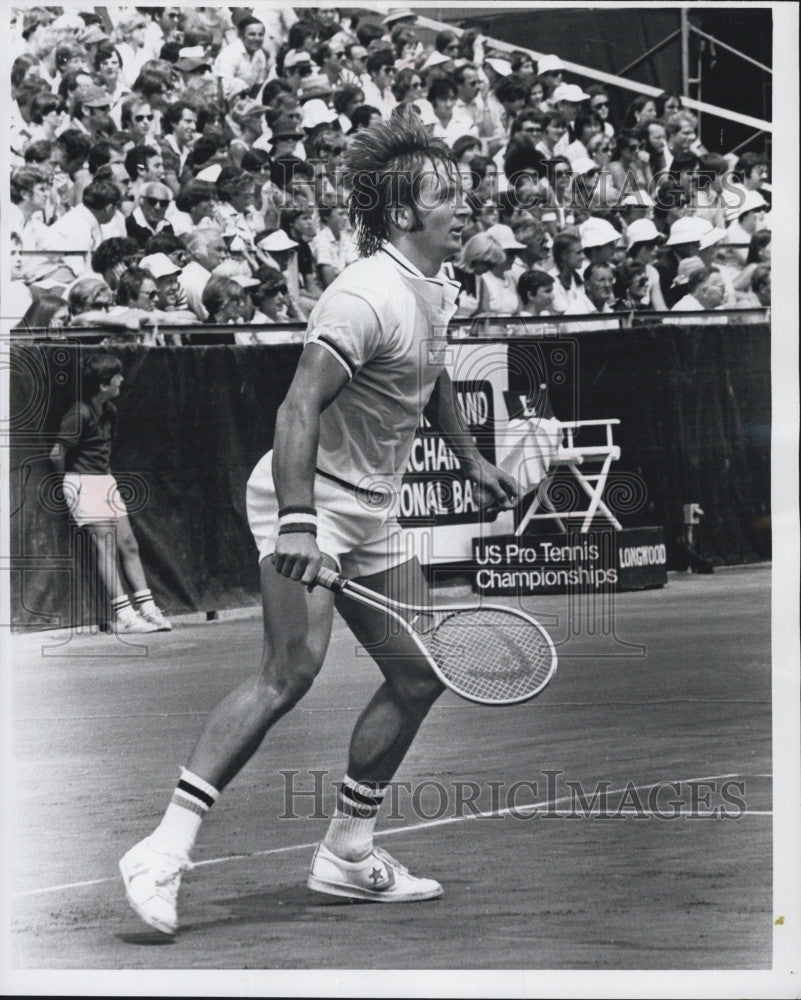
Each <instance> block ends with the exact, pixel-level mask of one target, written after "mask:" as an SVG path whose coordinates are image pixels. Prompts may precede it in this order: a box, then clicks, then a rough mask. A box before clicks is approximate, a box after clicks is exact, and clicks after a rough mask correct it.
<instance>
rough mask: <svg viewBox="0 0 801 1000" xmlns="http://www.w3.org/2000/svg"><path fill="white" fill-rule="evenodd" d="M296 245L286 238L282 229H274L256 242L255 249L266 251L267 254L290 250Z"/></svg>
mask: <svg viewBox="0 0 801 1000" xmlns="http://www.w3.org/2000/svg"><path fill="white" fill-rule="evenodd" d="M297 245H298V244H297V243H296V242H295V241H294V240H291V239H290V238H289V237H288V236H287V234H286V233H285V232H284V230H283V229H276V230H275V231H274V232H272V233H270V234H269V235H267V236H263V237H262V238H261V239H260V240H258V241H257V242H256V246H257V247H261V249H262V250H266V251H267V252H268V253H271V252H272V251H274V250H291V249H292V248H293V247H296V246H297Z"/></svg>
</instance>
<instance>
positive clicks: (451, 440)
mask: <svg viewBox="0 0 801 1000" xmlns="http://www.w3.org/2000/svg"><path fill="white" fill-rule="evenodd" d="M425 412H426V416H427V417H428V419H429V420H430V421H431V423H432V424H433V425H434V427H435V428H436V429H437V430H438V431H439V432H440V433H441V434H442V436H443V437H444V438H445V441H446V442H447V444H448V447H449V448H450V449H451V451H452V452H453V453H454V455H456V457H457V458H458V459H459V465H460V466H461V467H462V469H463V471H464V473H465V475H466V476H467V477H468V478H469V479H471V480H472V481H473V482H474V483H475V484H476V489H475V490H474V493H475V494H476V495H477V497H478V500H479V503H480V504H481V506H482V507H483V508H484V509H485V510H487V511H488V512H490V513H492V512H497V511H499V510H505V509H509V508H510V507H513V506H514V505H515V503H516V502H517V484H516V483H515V480H514V479H513V478H512V477H511V476H510V475H509V474H508V473H507V472H504V471H503V469H499V468H498V467H497V466H495V465H492V463H491V462H488V461H487V460H486V459H485V458H484V457H483V455H482V454H481V452H480V451H479V450H478V448H477V447H476V442H475V440H474V438H473V435H472V434H471V433H470V430H469V428H468V427H467V426H466V425H465V423H464V420H463V419H462V415H461V413H460V411H459V406H458V404H457V402H456V395H455V392H454V388H453V382H452V381H451V377H450V375H448V373H447V372H446V371H444V370H443V371H442V372H441V373H440V376H439V378H438V379H437V381H436V384H435V385H434V391H433V393H432V394H431V399H430V400H429V402H428V406H427V407H426V411H425Z"/></svg>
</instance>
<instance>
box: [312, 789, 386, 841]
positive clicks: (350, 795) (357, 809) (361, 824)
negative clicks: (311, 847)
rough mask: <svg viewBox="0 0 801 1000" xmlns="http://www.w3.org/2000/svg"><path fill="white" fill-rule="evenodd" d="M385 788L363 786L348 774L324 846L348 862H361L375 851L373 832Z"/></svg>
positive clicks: (338, 797) (338, 796) (338, 795)
mask: <svg viewBox="0 0 801 1000" xmlns="http://www.w3.org/2000/svg"><path fill="white" fill-rule="evenodd" d="M385 792H386V789H385V788H378V787H377V786H376V785H375V784H373V783H372V782H370V783H366V784H361V783H360V782H358V781H354V780H353V778H349V777H348V775H347V774H346V775H345V777H344V778H343V780H342V784H341V785H340V786H339V790H338V792H337V804H336V809H335V810H334V815H333V817H332V819H331V823H330V825H329V827H328V832H327V833H326V835H325V837H324V838H323V843H324V844H325V846H326V847H327V848H328V849H329V851H331V853H332V854H336V856H337V857H338V858H342V859H343V860H344V861H361V860H362V859H363V858H366V857H367V855H368V854H369V853H370V851H372V849H373V831H374V830H375V823H376V820H377V819H378V810H379V809H380V808H381V803H382V801H383V799H384V794H385Z"/></svg>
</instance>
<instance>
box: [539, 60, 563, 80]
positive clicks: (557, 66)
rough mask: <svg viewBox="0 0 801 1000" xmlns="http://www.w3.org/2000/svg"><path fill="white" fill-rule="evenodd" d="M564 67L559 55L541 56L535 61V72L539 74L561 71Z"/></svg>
mask: <svg viewBox="0 0 801 1000" xmlns="http://www.w3.org/2000/svg"><path fill="white" fill-rule="evenodd" d="M564 68H565V64H564V63H563V62H562V60H561V59H560V58H559V56H554V55H549V56H541V57H540V59H539V60H538V61H537V74H538V75H539V76H542V74H543V73H561V72H562V70H563V69H564Z"/></svg>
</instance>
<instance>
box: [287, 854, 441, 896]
mask: <svg viewBox="0 0 801 1000" xmlns="http://www.w3.org/2000/svg"><path fill="white" fill-rule="evenodd" d="M306 884H307V885H308V887H309V888H310V889H314V891H315V892H323V893H327V894H328V895H331V896H349V897H351V898H352V899H370V900H373V901H374V902H378V903H411V902H416V901H418V900H424V899H437V898H439V897H440V896H441V895H442V886H441V885H440V884H439V882H435V881H434V879H432V878H419V877H418V876H416V875H412V874H411V872H410V871H409V869H408V868H405V867H404V866H403V865H402V864H400V862H398V861H396V860H395V858H393V857H392V855H391V854H390V853H389V852H388V851H384V850H382V849H381V848H380V847H376V848H373V850H372V852H371V853H370V854H368V855H367V857H366V858H364V859H362V860H361V861H345V860H344V859H343V858H339V857H337V856H336V854H333V853H332V852H331V851H330V850H329V849H328V848H327V847H326V846H325V844H319V845H318V847H317V850H316V851H315V852H314V857H313V858H312V863H311V870H310V872H309V878H308V880H307V882H306Z"/></svg>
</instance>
